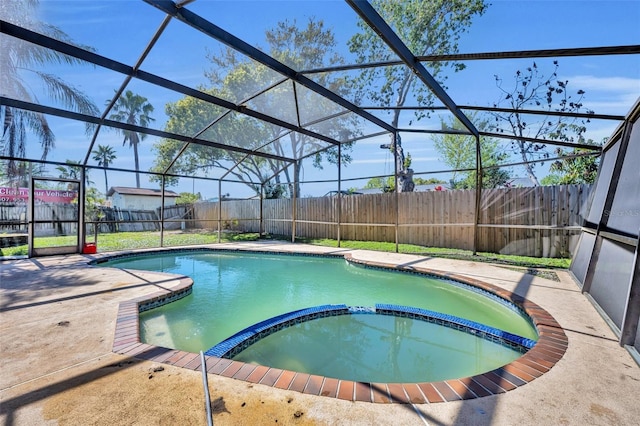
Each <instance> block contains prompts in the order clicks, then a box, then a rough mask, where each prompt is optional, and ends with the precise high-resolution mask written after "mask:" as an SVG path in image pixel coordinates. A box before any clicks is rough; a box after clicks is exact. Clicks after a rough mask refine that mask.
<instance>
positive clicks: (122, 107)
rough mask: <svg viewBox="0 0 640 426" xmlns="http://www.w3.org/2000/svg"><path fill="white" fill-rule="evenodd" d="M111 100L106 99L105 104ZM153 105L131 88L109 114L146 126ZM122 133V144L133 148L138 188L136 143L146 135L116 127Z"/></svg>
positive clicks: (113, 118)
mask: <svg viewBox="0 0 640 426" xmlns="http://www.w3.org/2000/svg"><path fill="white" fill-rule="evenodd" d="M110 102H111V101H110V100H108V101H107V104H109V103H110ZM151 113H153V105H151V104H150V103H149V102H148V101H147V98H145V97H144V96H140V95H137V94H135V93H133V92H132V91H131V90H127V91H126V92H124V93H123V94H122V95H120V97H119V98H118V100H117V101H116V103H115V104H114V105H113V112H112V113H111V114H110V115H109V118H111V119H112V120H116V121H120V122H123V123H127V124H135V125H137V126H142V127H148V126H149V124H150V123H151V122H152V121H155V119H154V118H152V117H151ZM118 131H119V132H121V133H122V134H123V135H124V140H123V141H122V145H123V146H124V145H126V144H127V143H129V147H130V148H133V160H134V163H135V168H136V188H140V158H139V156H138V145H140V143H141V142H142V141H143V140H144V139H145V138H146V137H147V135H146V134H145V133H138V132H134V131H131V130H123V129H118Z"/></svg>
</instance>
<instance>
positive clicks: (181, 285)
mask: <svg viewBox="0 0 640 426" xmlns="http://www.w3.org/2000/svg"><path fill="white" fill-rule="evenodd" d="M203 250H207V251H211V252H223V251H226V252H229V250H220V249H203ZM166 251H168V250H162V252H166ZM169 251H174V252H176V251H182V252H193V251H196V250H193V249H187V250H184V249H178V250H173V249H170V250H169ZM233 251H234V252H243V251H245V250H233ZM253 252H255V251H253ZM155 253H157V251H156V252H155ZM268 253H270V254H274V252H273V251H269V252H268ZM279 254H286V255H290V254H291V253H287V252H282V253H279ZM134 255H135V254H134ZM298 255H305V254H304V253H301V254H298ZM315 256H318V255H315ZM121 257H122V256H114V257H111V258H103V259H101V260H99V261H98V262H99V263H102V262H104V261H106V260H110V259H114V258H121ZM329 257H335V255H334V256H329ZM344 257H345V259H346V260H347V261H350V262H353V263H358V264H361V265H365V266H367V267H376V268H383V269H387V270H398V271H405V272H412V273H421V274H427V275H431V276H435V277H441V278H446V279H450V280H454V281H457V282H460V283H463V284H467V285H470V286H473V287H475V288H478V289H481V290H482V291H486V292H489V293H492V294H494V295H496V296H498V297H500V298H501V299H504V300H505V301H508V302H511V303H513V304H514V305H515V306H517V307H518V309H521V310H522V311H523V312H524V313H525V314H526V315H528V316H529V317H530V318H531V321H532V323H533V325H534V327H535V328H536V330H537V332H538V335H539V338H538V341H537V342H536V343H535V345H534V346H533V347H532V348H531V349H530V350H529V351H527V352H526V353H525V354H523V355H522V356H521V357H520V358H518V359H516V360H515V361H513V362H511V363H509V364H507V365H504V366H502V367H500V368H497V369H495V370H492V371H489V372H486V373H483V374H479V375H476V376H472V377H466V378H460V379H452V380H445V381H439V382H429V383H363V382H353V381H349V380H340V379H336V378H329V377H322V376H317V375H311V374H307V373H299V372H295V371H288V370H281V369H278V368H270V367H267V366H262V365H254V364H246V363H243V362H238V361H233V360H230V359H226V358H221V357H218V356H205V363H206V365H205V366H204V367H205V369H206V371H207V372H208V373H209V374H216V375H220V376H223V377H230V378H234V379H237V380H243V381H246V382H250V383H260V384H263V385H266V386H272V387H276V388H279V389H288V390H292V391H296V392H302V393H305V394H312V395H319V396H324V397H330V398H338V399H343V400H350V401H365V402H374V403H405V404H408V403H413V404H420V403H435V402H445V401H457V400H462V399H473V398H479V397H484V396H489V395H494V394H500V393H504V392H507V391H511V390H513V389H516V388H517V387H519V386H523V385H525V384H526V383H528V382H531V381H533V380H535V379H536V378H538V377H540V376H542V375H543V374H545V373H546V372H548V371H549V370H550V369H551V368H552V367H553V366H554V365H555V364H556V363H557V362H558V361H559V360H560V359H562V357H563V355H564V353H565V351H566V349H567V345H568V339H567V336H566V334H565V333H564V330H563V329H562V327H560V325H559V324H558V323H557V321H556V320H555V319H554V318H553V317H552V316H551V315H550V314H549V313H548V312H547V311H546V310H544V309H543V308H542V307H540V306H538V305H537V304H535V303H533V302H531V301H529V300H527V299H525V298H523V297H521V296H519V295H517V294H514V293H512V292H510V291H507V290H504V289H502V288H500V287H497V286H494V285H492V284H489V283H485V282H483V281H480V280H477V279H472V278H468V277H465V276H461V275H458V274H455V273H443V272H440V271H434V270H430V269H428V268H420V267H413V266H403V265H395V264H387V263H381V262H364V261H362V260H356V259H354V258H353V257H352V256H351V255H350V254H347V255H346V256H344ZM98 262H96V263H98ZM176 280H177V284H176V285H174V286H173V287H168V288H165V289H163V290H159V291H157V292H155V293H152V294H150V295H147V296H143V297H139V298H136V299H132V300H129V301H126V302H122V303H120V305H119V309H118V317H117V320H116V329H115V336H114V342H113V349H112V350H113V352H115V353H118V354H122V355H126V356H132V357H135V358H139V359H144V360H149V361H153V362H158V363H165V364H170V365H174V366H177V367H184V368H188V369H191V370H196V371H202V368H203V366H202V365H201V361H200V355H199V354H196V353H191V352H185V351H181V350H177V349H171V348H164V347H160V346H154V345H149V344H146V343H142V342H141V341H140V332H139V313H140V312H141V309H145V307H148V306H151V305H153V304H154V303H161V301H162V303H170V301H172V300H176V299H173V298H180V297H184V296H185V295H187V294H188V292H189V291H190V290H191V287H192V286H193V281H192V280H191V279H190V278H188V277H177V278H176Z"/></svg>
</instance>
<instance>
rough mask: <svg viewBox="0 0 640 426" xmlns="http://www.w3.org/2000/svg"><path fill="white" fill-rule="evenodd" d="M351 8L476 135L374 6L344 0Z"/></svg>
mask: <svg viewBox="0 0 640 426" xmlns="http://www.w3.org/2000/svg"><path fill="white" fill-rule="evenodd" d="M346 1H347V3H348V4H349V5H350V6H351V7H352V8H353V10H355V11H356V13H358V15H360V17H361V18H362V20H363V21H364V22H366V23H367V25H369V27H371V29H372V30H373V31H375V32H376V33H377V34H378V36H379V37H380V38H381V39H382V40H383V41H384V42H385V43H386V44H387V45H388V46H389V47H390V48H391V50H393V51H394V52H395V53H396V54H397V55H398V56H399V57H400V59H401V60H402V61H403V62H404V63H405V65H406V66H408V67H409V68H410V69H411V71H412V72H413V73H414V74H415V75H416V76H417V77H418V78H419V79H420V80H422V82H423V83H424V84H426V85H427V87H428V88H429V89H431V91H432V92H433V94H435V95H436V96H437V97H438V99H440V100H441V101H442V103H443V104H444V105H445V106H446V107H447V108H448V109H449V111H451V112H452V113H453V115H455V116H456V118H457V119H458V120H459V121H460V123H462V125H463V126H464V127H466V128H467V129H468V130H469V131H470V132H471V133H472V134H473V135H475V136H478V129H476V126H474V125H473V123H472V122H471V120H469V118H468V117H467V116H466V115H464V113H463V112H462V111H461V110H460V109H459V108H458V106H457V105H456V104H455V102H453V99H451V98H450V97H449V94H448V93H447V92H446V91H445V90H444V89H443V88H442V86H440V84H439V83H438V82H437V81H436V79H435V78H433V76H432V75H431V74H430V73H429V71H427V69H426V68H425V67H424V65H422V64H421V63H420V62H419V61H418V58H417V57H416V56H414V55H413V53H412V52H411V50H409V48H408V47H407V46H406V45H405V44H404V42H403V41H402V40H401V39H400V37H398V35H397V34H396V33H395V32H394V31H393V29H391V27H390V26H389V24H387V22H386V21H385V20H384V19H383V18H382V16H380V15H379V14H378V12H377V11H376V10H375V9H374V7H373V6H372V5H371V4H370V3H369V2H368V1H363V0H346Z"/></svg>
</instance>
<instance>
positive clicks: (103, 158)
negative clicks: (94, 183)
mask: <svg viewBox="0 0 640 426" xmlns="http://www.w3.org/2000/svg"><path fill="white" fill-rule="evenodd" d="M91 153H92V154H93V159H94V160H96V161H97V162H98V166H102V169H103V170H104V193H105V195H106V194H107V193H108V192H109V181H108V180H107V167H109V164H111V163H112V162H113V160H115V159H116V152H115V150H114V149H113V147H111V146H109V145H98V149H94V150H93V151H91Z"/></svg>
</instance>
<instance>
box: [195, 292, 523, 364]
mask: <svg viewBox="0 0 640 426" xmlns="http://www.w3.org/2000/svg"><path fill="white" fill-rule="evenodd" d="M337 315H389V316H395V317H402V318H411V319H415V320H419V321H424V322H429V323H432V324H437V325H441V326H443V327H448V328H452V329H455V330H458V331H462V332H464V333H468V334H473V335H474V336H476V337H479V338H482V339H485V340H489V341H491V342H494V343H498V344H500V345H502V346H505V347H508V348H510V349H513V350H516V351H518V352H520V353H526V352H527V351H528V350H529V349H531V348H532V347H533V346H534V345H535V344H536V341H535V340H531V339H527V338H525V337H521V336H516V335H515V334H511V333H507V332H506V331H504V330H499V329H497V328H494V327H489V326H487V325H484V324H479V323H477V322H474V321H470V320H467V319H464V318H460V317H456V316H454V315H448V314H443V313H441V312H434V311H430V310H427V309H420V308H413V307H410V306H399V305H390V304H380V303H377V304H376V305H375V307H370V306H347V305H321V306H314V307H312V308H306V309H299V310H296V311H293V312H288V313H286V314H282V315H278V316H276V317H273V318H269V319H267V320H265V321H261V322H259V323H257V324H254V325H252V326H250V327H247V328H245V329H244V330H241V331H239V332H238V333H236V334H234V335H233V336H231V337H229V338H227V339H225V340H223V341H222V342H220V343H218V344H217V345H215V346H214V347H212V348H210V349H209V350H207V351H205V355H212V356H217V357H221V358H229V359H232V358H233V357H235V356H236V355H238V354H239V353H240V352H242V351H244V350H245V349H247V348H248V347H249V346H251V345H252V344H254V343H256V342H257V341H259V340H260V339H263V338H265V337H267V336H269V335H271V334H273V333H276V332H278V331H280V330H284V329H285V328H287V327H291V326H293V325H296V324H300V323H303V322H306V321H311V320H314V319H317V318H326V317H331V316H337Z"/></svg>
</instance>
